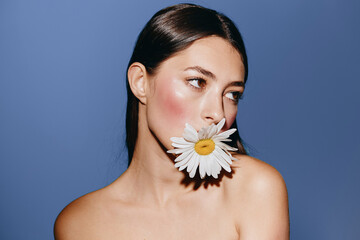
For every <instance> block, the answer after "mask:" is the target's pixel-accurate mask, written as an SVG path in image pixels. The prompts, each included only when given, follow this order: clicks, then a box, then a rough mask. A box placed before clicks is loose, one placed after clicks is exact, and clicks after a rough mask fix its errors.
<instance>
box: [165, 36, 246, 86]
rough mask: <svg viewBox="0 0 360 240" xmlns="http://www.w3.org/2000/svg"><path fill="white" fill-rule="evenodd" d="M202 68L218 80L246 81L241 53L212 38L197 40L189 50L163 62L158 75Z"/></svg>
mask: <svg viewBox="0 0 360 240" xmlns="http://www.w3.org/2000/svg"><path fill="white" fill-rule="evenodd" d="M192 66H200V67H202V68H204V69H206V70H209V71H211V72H212V73H214V74H215V76H216V77H217V78H224V79H228V80H231V81H244V76H245V68H244V64H243V62H242V58H241V55H240V53H239V52H238V51H237V50H236V49H235V48H234V47H233V46H232V45H231V44H230V43H229V42H228V41H227V40H225V39H223V38H220V37H216V36H211V37H206V38H202V39H199V40H196V41H195V42H193V43H192V44H191V45H190V46H189V47H188V48H186V49H185V50H183V51H180V52H178V53H176V54H174V55H173V56H172V57H170V58H168V59H167V60H165V61H164V62H162V63H161V64H160V66H159V68H158V73H161V72H164V71H165V72H167V71H173V72H174V71H184V70H185V69H186V68H189V67H192Z"/></svg>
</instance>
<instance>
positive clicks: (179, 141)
mask: <svg viewBox="0 0 360 240" xmlns="http://www.w3.org/2000/svg"><path fill="white" fill-rule="evenodd" d="M170 140H171V141H172V142H174V143H177V144H182V145H192V144H193V143H192V142H188V141H186V140H185V139H184V138H182V137H172V138H170Z"/></svg>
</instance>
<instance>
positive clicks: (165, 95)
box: [158, 82, 191, 127]
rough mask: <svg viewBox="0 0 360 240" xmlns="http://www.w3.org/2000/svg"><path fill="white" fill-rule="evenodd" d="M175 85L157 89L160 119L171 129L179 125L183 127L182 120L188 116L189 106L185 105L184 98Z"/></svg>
mask: <svg viewBox="0 0 360 240" xmlns="http://www.w3.org/2000/svg"><path fill="white" fill-rule="evenodd" d="M175 85H176V84H174V85H173V84H171V82H169V84H168V85H165V84H164V86H159V88H158V96H159V97H158V106H159V107H160V109H159V111H161V117H162V119H163V120H164V122H166V123H167V124H169V123H170V124H171V125H172V126H173V127H177V125H181V126H182V127H183V125H184V124H183V123H182V122H183V121H184V119H187V118H188V117H189V116H187V115H188V113H189V111H190V108H191V105H190V104H188V103H187V101H186V97H185V96H184V95H183V94H181V93H180V92H179V90H177V89H178V87H177V86H175Z"/></svg>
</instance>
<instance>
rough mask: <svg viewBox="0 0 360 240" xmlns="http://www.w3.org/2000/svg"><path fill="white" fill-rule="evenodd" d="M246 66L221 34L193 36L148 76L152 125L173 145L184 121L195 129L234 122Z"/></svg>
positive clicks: (149, 122)
mask: <svg viewBox="0 0 360 240" xmlns="http://www.w3.org/2000/svg"><path fill="white" fill-rule="evenodd" d="M244 76H245V69H244V65H243V62H242V60H241V56H240V54H239V53H238V51H237V50H236V49H235V48H234V47H233V46H232V45H231V44H230V43H229V42H228V41H226V40H224V39H222V38H220V37H214V36H211V37H207V38H203V39H200V40H197V41H195V42H194V43H193V44H192V45H191V46H190V47H188V48H187V49H185V50H183V51H181V52H179V53H177V54H175V55H174V56H172V57H171V58H169V59H167V60H165V61H164V62H162V63H161V65H160V66H159V67H158V69H157V71H156V73H155V74H154V75H153V76H151V77H150V78H149V79H148V80H149V86H150V87H149V89H150V90H149V92H148V94H147V95H148V96H147V101H146V117H147V122H148V126H149V128H150V130H151V131H152V132H153V133H154V135H155V136H156V137H157V138H158V139H159V141H160V142H161V143H162V144H163V145H164V146H165V148H167V149H170V148H172V147H171V141H170V137H181V136H182V133H183V130H184V127H185V123H189V124H190V125H192V126H193V127H194V128H195V129H196V130H199V129H200V128H201V127H203V126H208V125H211V124H212V123H215V124H216V123H218V122H219V121H220V120H221V119H222V118H225V119H226V123H225V126H224V129H223V130H226V129H228V128H230V126H231V125H232V124H233V122H234V120H235V117H236V113H237V100H238V98H239V97H240V96H241V94H242V93H243V91H244Z"/></svg>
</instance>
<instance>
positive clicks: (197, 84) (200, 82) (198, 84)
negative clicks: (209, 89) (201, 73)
mask: <svg viewBox="0 0 360 240" xmlns="http://www.w3.org/2000/svg"><path fill="white" fill-rule="evenodd" d="M187 82H188V83H189V84H190V85H191V86H192V87H194V88H198V89H201V88H204V87H205V84H206V81H205V80H204V79H201V78H193V79H189V80H187Z"/></svg>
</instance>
